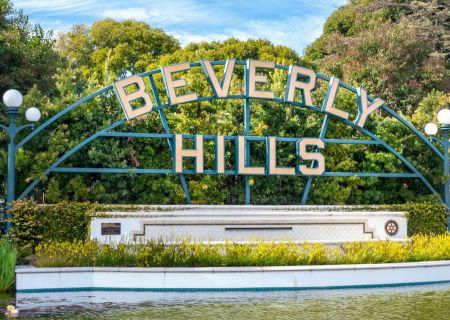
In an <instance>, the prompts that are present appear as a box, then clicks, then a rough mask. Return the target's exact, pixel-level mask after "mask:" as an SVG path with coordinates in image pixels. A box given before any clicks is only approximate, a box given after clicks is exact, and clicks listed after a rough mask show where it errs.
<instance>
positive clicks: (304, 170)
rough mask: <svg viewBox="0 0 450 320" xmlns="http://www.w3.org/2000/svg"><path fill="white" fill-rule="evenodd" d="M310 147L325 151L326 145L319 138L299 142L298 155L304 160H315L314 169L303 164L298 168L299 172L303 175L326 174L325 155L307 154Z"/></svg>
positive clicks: (304, 139)
mask: <svg viewBox="0 0 450 320" xmlns="http://www.w3.org/2000/svg"><path fill="white" fill-rule="evenodd" d="M308 146H316V148H319V149H324V148H325V143H324V142H323V140H322V139H319V138H303V139H300V140H299V141H297V154H298V155H299V156H300V158H301V159H302V160H313V164H315V166H314V167H312V166H311V167H308V166H307V165H304V164H301V165H299V166H298V170H299V171H300V173H301V174H303V175H308V176H319V175H321V174H322V173H324V172H325V158H324V156H323V154H321V153H319V152H307V150H306V148H307V147H308Z"/></svg>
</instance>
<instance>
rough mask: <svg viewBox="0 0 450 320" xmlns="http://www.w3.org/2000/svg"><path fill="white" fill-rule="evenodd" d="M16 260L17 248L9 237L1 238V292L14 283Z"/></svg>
mask: <svg viewBox="0 0 450 320" xmlns="http://www.w3.org/2000/svg"><path fill="white" fill-rule="evenodd" d="M16 261H17V249H16V248H15V247H14V246H13V245H12V244H11V243H10V242H9V240H8V239H6V238H4V239H0V292H1V291H6V290H8V289H9V288H10V287H11V286H12V285H13V284H14V279H15V267H16Z"/></svg>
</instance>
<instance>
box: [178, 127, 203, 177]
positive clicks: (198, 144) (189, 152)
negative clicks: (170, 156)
mask: <svg viewBox="0 0 450 320" xmlns="http://www.w3.org/2000/svg"><path fill="white" fill-rule="evenodd" d="M184 157H191V158H195V172H197V173H203V136H201V135H195V138H194V149H183V136H182V135H181V134H176V135H175V172H177V173H182V172H183V158H184Z"/></svg>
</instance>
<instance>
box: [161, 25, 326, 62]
mask: <svg viewBox="0 0 450 320" xmlns="http://www.w3.org/2000/svg"><path fill="white" fill-rule="evenodd" d="M324 22H325V17H314V16H313V17H309V18H306V19H303V18H299V17H289V18H287V19H280V20H250V21H247V22H246V23H245V24H244V25H243V27H241V28H235V27H232V26H227V28H224V29H223V32H222V33H217V32H214V33H210V32H208V30H204V31H203V32H189V31H185V30H180V29H178V30H171V31H169V33H171V34H172V35H173V36H175V37H176V38H177V39H178V40H180V42H181V44H182V45H186V44H188V43H191V42H200V41H213V40H217V41H223V40H225V39H227V38H229V37H233V38H237V39H241V40H246V39H249V38H253V39H259V38H263V39H268V40H270V41H271V42H273V43H274V44H277V45H278V44H280V45H285V46H288V47H290V48H293V49H294V50H296V51H297V52H298V53H299V54H301V53H302V51H303V49H304V48H305V47H306V46H307V45H308V44H310V43H311V42H313V41H314V40H315V39H317V38H318V37H319V36H320V35H321V34H322V28H323V23H324Z"/></svg>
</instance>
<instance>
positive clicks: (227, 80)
mask: <svg viewBox="0 0 450 320" xmlns="http://www.w3.org/2000/svg"><path fill="white" fill-rule="evenodd" d="M235 63H236V59H228V60H227V62H226V63H225V68H224V70H223V76H222V84H219V80H218V79H217V75H216V73H215V72H214V68H213V66H212V64H211V61H209V60H204V61H202V62H201V64H202V67H203V70H204V71H205V72H206V76H207V77H208V80H209V82H210V83H211V86H212V89H213V91H214V93H215V94H216V95H217V97H219V98H225V97H226V96H228V92H229V91H230V84H231V78H232V77H233V71H234V65H235Z"/></svg>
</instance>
